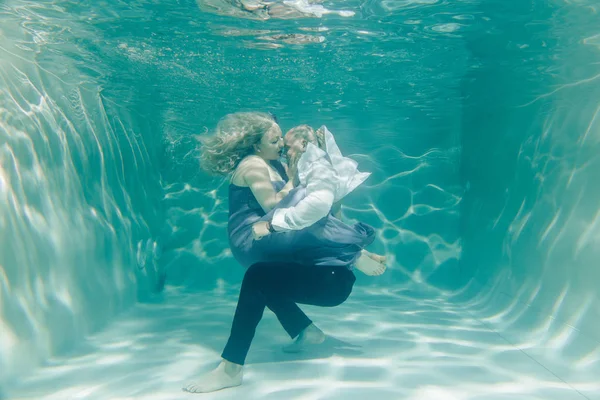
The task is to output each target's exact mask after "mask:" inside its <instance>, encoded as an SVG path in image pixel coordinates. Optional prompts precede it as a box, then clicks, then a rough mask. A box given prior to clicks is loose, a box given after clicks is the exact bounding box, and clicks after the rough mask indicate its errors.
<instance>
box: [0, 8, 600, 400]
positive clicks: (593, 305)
mask: <svg viewBox="0 0 600 400" xmlns="http://www.w3.org/2000/svg"><path fill="white" fill-rule="evenodd" d="M277 5H278V6H279V7H282V8H283V9H284V11H285V12H286V13H287V14H286V17H285V18H281V17H280V16H281V14H279V16H278V15H276V14H275V13H274V12H273V14H272V15H270V14H268V13H267V12H265V11H264V10H263V11H258V12H250V11H243V10H241V8H240V7H241V6H240V3H234V2H232V3H231V4H230V3H226V2H225V1H215V0H210V1H207V0H201V1H200V0H199V2H196V1H191V0H189V1H188V0H179V1H178V0H172V1H162V2H159V1H135V2H125V1H115V0H107V1H103V2H91V1H84V2H78V3H76V4H75V3H72V2H66V1H58V0H54V1H36V2H32V1H23V0H3V1H1V2H0V397H2V393H4V396H5V397H7V398H13V397H14V398H39V399H41V398H44V399H50V398H61V399H65V398H148V399H151V398H176V397H173V396H177V395H178V394H177V395H173V394H172V393H173V391H172V388H171V387H170V386H168V384H167V383H169V382H171V383H173V385H175V386H174V387H175V388H177V386H176V385H178V384H179V380H180V379H187V378H188V377H190V376H192V375H190V374H193V373H194V368H196V367H197V366H196V365H194V364H193V360H194V359H197V358H199V357H200V358H202V359H203V360H204V361H203V362H206V363H209V362H213V361H214V360H215V359H216V358H215V357H218V353H217V352H218V351H219V349H220V347H221V346H222V344H223V343H224V339H225V338H226V335H227V334H228V329H229V327H228V323H229V322H230V318H231V315H232V313H233V307H234V305H235V299H236V297H235V296H236V293H237V292H236V290H237V288H238V287H237V286H236V285H239V283H240V281H241V278H242V276H243V270H242V269H241V268H240V267H239V266H237V264H236V263H235V262H234V260H233V258H232V257H231V255H230V252H229V249H228V245H227V240H226V221H227V196H226V194H227V191H226V182H224V181H223V180H220V179H213V178H209V177H208V176H206V175H205V174H203V173H202V171H201V170H200V169H199V166H198V159H197V157H198V141H197V136H198V135H205V134H207V132H209V131H210V130H212V129H213V128H214V127H215V125H216V123H217V121H218V120H219V119H220V118H221V117H222V116H223V115H225V114H227V113H230V112H235V111H240V110H265V111H271V112H273V113H275V114H276V115H277V117H278V119H279V120H280V123H281V126H282V129H283V130H284V131H285V130H286V129H289V128H290V127H292V126H294V125H297V124H300V123H308V124H311V125H313V126H320V125H322V124H325V125H327V126H328V128H329V129H330V130H331V131H332V132H333V133H334V134H335V136H336V138H337V140H338V143H339V144H340V147H341V148H342V151H343V152H344V154H347V155H350V156H351V157H353V158H354V159H356V160H357V161H358V162H359V163H360V168H361V170H364V171H369V172H372V173H373V174H372V176H371V178H369V180H368V181H367V182H366V183H365V184H364V185H363V186H361V187H360V188H359V189H357V191H356V192H355V193H353V194H352V195H351V196H350V197H349V198H348V200H347V202H346V203H345V208H344V214H345V216H346V217H347V218H350V219H357V220H361V221H363V222H367V223H370V224H372V225H373V226H374V227H376V228H377V229H378V238H377V240H376V242H375V244H374V245H373V248H372V249H373V251H377V252H385V253H386V254H387V255H388V258H389V260H390V266H389V269H388V271H387V272H386V274H385V275H383V276H382V277H380V278H378V279H372V278H365V277H359V279H358V289H357V291H356V295H355V297H354V298H353V300H352V301H351V302H350V303H349V305H348V306H347V307H346V308H341V309H340V310H339V311H333V314H332V313H331V312H330V311H323V310H313V312H314V314H315V315H318V317H319V318H320V319H321V320H323V321H330V323H331V326H330V329H331V331H333V332H334V333H337V334H338V336H339V337H343V338H344V340H346V342H351V343H354V344H356V343H360V344H361V345H362V346H364V348H365V349H368V351H365V352H364V353H362V355H357V354H356V353H353V352H352V351H348V352H346V353H336V352H333V353H332V354H329V353H328V354H327V356H328V357H329V356H332V355H333V356H332V357H329V358H328V357H325V358H317V360H319V359H320V360H329V361H327V362H328V364H319V363H318V362H316V363H315V362H312V361H311V360H310V359H309V360H308V361H307V360H304V361H305V363H302V362H298V361H297V360H296V361H293V360H292V361H290V360H283V361H286V362H287V363H288V364H285V363H284V364H283V365H292V364H293V366H294V369H293V370H292V371H293V372H290V374H291V375H289V376H288V375H277V373H278V368H279V367H278V365H279V364H278V362H281V361H282V360H280V359H279V358H277V357H275V356H273V357H272V356H271V355H270V354H271V353H269V350H265V349H269V347H268V345H269V340H270V339H266V338H268V337H269V335H268V334H267V333H265V336H264V337H263V339H261V338H258V342H257V343H258V344H257V348H259V349H263V350H264V351H263V350H259V351H257V353H256V354H258V355H257V356H256V358H255V359H254V361H255V364H256V365H257V367H256V369H255V370H254V371H255V372H254V375H251V376H250V377H249V382H250V383H249V386H247V390H248V392H247V393H251V394H249V395H248V396H250V397H248V398H258V397H260V398H265V396H267V395H268V396H271V397H272V398H295V397H293V396H296V395H297V396H299V397H298V398H301V397H300V396H305V397H303V398H308V397H306V396H311V395H312V396H313V397H310V398H327V399H330V398H338V397H336V396H339V397H340V398H348V397H344V396H347V393H346V392H344V390H350V391H352V390H354V395H356V396H359V397H358V398H364V397H360V396H366V395H369V396H378V398H382V399H384V398H385V399H387V398H390V399H421V398H423V399H427V398H448V399H479V398H485V399H488V400H489V399H492V400H493V399H505V398H527V399H534V398H543V399H550V398H557V399H571V398H573V399H583V398H588V399H600V386H599V385H598V384H597V383H596V382H597V376H600V358H599V357H600V329H599V328H598V323H597V321H598V318H600V299H599V298H598V289H597V282H598V281H599V280H600V269H599V268H598V262H597V259H598V257H599V256H600V250H599V248H600V247H599V244H600V211H599V210H600V189H598V187H599V186H598V182H599V181H600V172H599V171H600V168H599V167H600V158H599V156H598V155H599V154H600V117H599V116H598V114H599V113H600V102H599V100H598V99H600V97H599V96H600V28H599V27H600V3H599V2H597V1H592V0H581V1H559V0H555V1H549V0H547V1H542V0H522V1H496V0H490V1H474V0H469V1H455V2H451V1H445V0H395V1H388V0H367V1H362V0H361V1H356V0H350V1H332V2H325V3H323V4H322V5H323V6H324V7H326V8H327V9H329V10H336V11H340V10H343V11H351V12H353V13H354V15H353V16H340V15H338V14H335V13H332V14H325V15H320V14H315V13H307V12H304V13H300V12H299V11H298V9H297V8H294V7H293V6H292V5H290V4H289V3H275V4H274V5H270V9H276V6H277ZM286 7H287V8H286ZM280 11H281V10H280ZM164 275H166V277H167V278H166V288H165V290H164V291H162V292H161V291H160V290H157V288H159V287H160V286H161V285H160V282H161V278H160V277H161V276H164ZM194 296H196V297H194ZM367 309H368V310H369V311H368V312H366V311H364V312H361V311H360V310H367ZM124 313H125V314H124ZM415 318H416V319H415ZM128 320H130V321H136V322H135V323H133V322H131V323H129V324H128V322H127V321H128ZM115 321H116V322H115ZM167 321H168V322H167ZM269 321H270V322H269ZM323 323H324V324H326V323H327V322H323ZM265 326H267V327H269V328H264V329H265V330H266V331H265V332H268V329H273V330H275V332H278V335H279V336H281V337H283V336H282V334H281V332H280V331H277V329H279V328H277V324H276V321H273V320H269V319H267V321H266V322H265ZM169 327H170V328H169ZM336 328H337V329H338V330H336ZM168 329H171V330H168ZM484 331H485V332H487V333H489V334H490V336H489V337H490V338H491V337H496V339H497V338H500V343H498V342H497V340H496V339H489V341H488V339H487V336H486V339H480V338H479V336H477V333H478V332H479V333H480V332H484ZM151 332H154V334H151ZM194 332H195V333H194ZM200 332H202V333H200ZM367 333H369V334H368V335H367ZM459 333H460V334H459ZM463 333H464V334H465V335H466V336H461V335H462V334H463ZM487 333H486V334H487ZM91 334H92V335H99V336H93V337H92V339H90V338H89V336H87V335H91ZM349 334H352V335H354V336H352V337H345V336H344V335H349ZM455 334H456V337H454V335H455ZM190 335H191V336H190ZM378 335H381V336H378ZM371 336H372V337H371ZM368 337H371V338H370V339H369V338H368ZM373 338H375V339H373ZM407 338H408V339H407ZM450 338H452V340H450ZM261 340H263V341H262V342H261ZM272 340H275V341H277V340H279V339H272ZM282 340H283V339H282ZM261 346H262V347H261ZM74 349H78V350H77V353H76V355H73V356H71V358H69V357H70V356H67V355H68V354H72V353H69V352H72V351H74ZM89 349H92V350H89ZM93 349H96V350H93ZM398 349H399V350H398ZM457 349H459V350H457ZM88 350H89V351H90V353H89V354H88V353H86V351H88ZM265 351H266V353H265ZM113 352H114V353H113ZM513 352H514V353H513ZM86 354H87V355H86ZM390 354H394V356H393V357H392V356H390ZM407 354H408V355H407ZM507 354H509V355H511V357H512V354H517V355H518V354H520V356H519V357H523V359H522V360H521V358H518V360H517V359H512V358H508V359H505V357H506V356H507ZM100 355H104V356H102V357H101V356H100ZM57 357H58V359H57ZM61 357H63V358H61ZM64 357H66V358H64ZM386 357H388V358H386ZM389 357H391V358H389ZM135 359H143V360H145V361H146V362H147V364H148V365H152V367H147V368H148V369H146V370H143V369H142V370H140V367H139V365H136V364H135V363H133V361H132V360H135ZM433 359H436V360H437V361H439V363H438V362H436V363H433V362H432V360H433ZM415 360H417V361H415ZM515 360H517V361H515ZM519 360H520V361H519ZM301 361H302V360H301ZM80 362H81V363H80ZM445 362H448V364H445ZM521 362H522V363H523V364H521ZM290 363H291V364H290ZM527 363H531V365H530V364H527ZM95 364H98V365H107V366H111V367H112V368H113V369H114V373H115V374H118V376H121V377H122V378H123V380H124V381H125V382H126V383H124V384H123V385H122V386H119V385H121V384H120V383H116V382H117V381H118V376H112V377H110V378H106V379H103V378H101V376H102V374H103V373H104V372H102V371H104V370H99V371H96V370H93V369H92V366H93V365H95ZM203 365H204V364H203ZM206 365H208V364H206ZM307 365H308V366H310V367H307ZM319 365H320V367H319ZM165 366H166V367H165ZM261 366H262V367H261ZM273 366H274V367H273ZM368 366H371V367H373V368H371V369H369V368H367V367H368ZM386 366H387V369H389V368H391V366H394V368H403V367H401V366H404V368H407V369H406V370H404V369H399V370H397V371H401V372H398V373H397V374H395V375H390V374H389V373H388V372H386ZM407 366H410V368H409V367H407ZM459 366H460V367H461V368H463V367H464V368H466V369H464V370H461V369H460V368H458V367H459ZM36 368H41V369H39V370H38V369H36ZM161 368H162V369H161ZM260 368H262V369H260ZM273 368H274V369H273ZM320 368H322V369H320ZM536 368H538V369H540V370H543V371H545V372H540V374H541V375H540V374H538V375H536V373H533V372H531V371H533V370H536ZM453 369H455V371H454V372H455V373H456V374H457V376H454V375H453V374H452V372H451V371H452V370H453ZM283 370H284V368H282V371H281V373H282V374H284V372H283ZM459 370H460V371H461V372H460V373H459V372H458V371H459ZM31 371H40V372H39V374H40V375H36V376H35V377H34V378H31V377H30V376H29V375H30V374H31ZM72 371H83V372H81V374H82V375H80V376H79V375H78V376H77V377H75V376H72V377H71V378H69V376H70V375H72V374H73V372H72ZM298 371H304V372H302V373H306V374H307V375H306V376H305V377H304V378H295V376H296V375H294V374H298V373H300V372H298ZM308 371H313V372H314V373H316V374H317V376H316V377H315V376H312V375H310V372H308ZM332 371H334V372H332ZM335 371H337V372H335ZM374 371H376V372H374ZM482 371H483V372H482ZM536 371H537V370H536ZM55 373H56V374H58V375H54V374H55ZM61 373H62V374H63V375H60V374H61ZM136 374H138V375H136ZM319 374H320V375H319ZM329 374H332V375H329ZM411 374H413V375H411ZM544 374H545V375H544ZM149 375H150V376H153V377H154V378H160V381H162V382H167V383H165V384H164V385H163V386H150V387H147V388H146V389H144V388H140V387H139V386H138V385H136V384H135V383H136V382H137V381H139V380H140V379H146V377H147V376H149ZM252 376H253V377H254V378H252ZM277 376H283V378H281V380H280V381H279V382H280V384H281V385H280V386H277V387H278V389H276V390H271V391H269V390H268V389H267V388H264V387H263V386H260V385H259V386H256V384H254V385H255V386H252V385H253V383H252V382H256V381H257V380H260V379H259V377H262V378H263V380H265V379H266V380H267V381H269V379H272V380H276V379H277ZM303 376H304V375H303ZM318 376H327V377H328V378H327V379H323V380H322V381H321V384H320V385H321V386H319V385H317V386H311V384H309V383H307V382H313V381H314V380H318V379H317V378H318ZM480 376H481V377H482V378H481V379H480V378H477V377H480ZM44 377H46V378H44ZM48 377H51V378H52V379H50V378H48ZM57 377H58V378H57ZM29 378H31V379H34V380H33V381H31V380H29V381H28V379H29ZM329 378H331V380H329ZM44 379H48V381H44ZM294 379H299V381H298V382H304V383H302V384H298V385H299V386H298V385H297V386H294V389H293V390H295V391H293V393H292V392H287V391H286V390H287V389H284V388H285V385H286V384H288V383H289V382H290V381H293V380H294ZM303 379H305V380H303ZM311 379H312V380H311ZM335 379H338V381H336V382H338V383H337V384H332V383H331V382H333V380H335ZM57 382H62V383H60V384H59V383H57ZM107 382H112V383H107ZM340 382H343V384H342V383H340ZM344 382H345V383H344ZM364 382H370V383H369V384H366V383H364ZM52 385H54V386H52ZM56 385H59V386H60V388H58V386H56ZM165 385H166V386H165ZM302 385H305V386H302ZM369 385H370V386H369ZM93 388H96V389H93ZM100 388H101V389H100ZM492 388H493V389H492ZM507 388H512V389H507ZM28 390H29V391H28ZM53 393H54V394H53ZM223 393H224V394H223V395H222V396H224V397H223V398H228V397H227V396H236V394H235V393H237V396H238V397H239V393H241V392H233V394H227V393H226V392H223ZM286 393H287V394H286ZM290 393H291V394H290ZM492 394H493V395H494V396H496V397H494V396H493V395H492ZM154 395H155V396H154ZM52 396H55V397H52ZM153 396H154V397H153ZM160 396H162V397H160ZM286 396H287V397H286ZM319 396H321V397H319ZM444 396H445V397H444ZM503 396H504V397H503ZM215 398H217V397H215Z"/></svg>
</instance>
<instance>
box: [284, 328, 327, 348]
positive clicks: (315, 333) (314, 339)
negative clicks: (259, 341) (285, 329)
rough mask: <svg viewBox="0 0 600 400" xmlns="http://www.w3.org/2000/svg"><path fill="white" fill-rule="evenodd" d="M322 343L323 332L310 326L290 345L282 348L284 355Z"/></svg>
mask: <svg viewBox="0 0 600 400" xmlns="http://www.w3.org/2000/svg"><path fill="white" fill-rule="evenodd" d="M324 341H325V334H324V333H323V331H322V330H320V329H319V328H317V327H316V326H315V325H314V324H310V325H309V326H307V327H306V329H304V330H303V331H302V332H301V333H300V335H298V337H297V338H296V340H294V342H292V344H289V345H287V346H284V347H283V351H284V352H286V353H299V352H301V351H303V350H305V349H306V348H307V347H308V346H310V345H312V344H321V343H323V342H324Z"/></svg>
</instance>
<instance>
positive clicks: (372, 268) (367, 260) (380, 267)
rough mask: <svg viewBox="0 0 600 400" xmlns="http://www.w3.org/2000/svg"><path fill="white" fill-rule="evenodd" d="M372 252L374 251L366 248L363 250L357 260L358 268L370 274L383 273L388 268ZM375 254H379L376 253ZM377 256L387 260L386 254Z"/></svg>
mask: <svg viewBox="0 0 600 400" xmlns="http://www.w3.org/2000/svg"><path fill="white" fill-rule="evenodd" d="M370 254H372V253H369V252H368V251H365V250H363V251H362V254H361V255H360V257H359V258H358V260H356V264H355V266H356V269H358V270H359V271H360V272H362V273H363V274H365V275H368V276H379V275H381V274H383V273H384V272H385V270H386V268H387V267H386V265H385V264H383V263H381V262H379V261H378V260H376V259H374V258H373V257H371V256H370ZM375 256H377V255H376V254H375ZM377 257H383V261H384V262H385V257H384V256H377Z"/></svg>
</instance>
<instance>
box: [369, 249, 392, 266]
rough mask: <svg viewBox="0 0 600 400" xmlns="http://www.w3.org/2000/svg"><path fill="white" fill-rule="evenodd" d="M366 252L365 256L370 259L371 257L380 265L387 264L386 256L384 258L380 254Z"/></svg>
mask: <svg viewBox="0 0 600 400" xmlns="http://www.w3.org/2000/svg"><path fill="white" fill-rule="evenodd" d="M363 251H364V252H365V254H366V255H367V256H369V257H371V258H372V259H373V260H375V261H377V262H378V263H379V264H385V262H386V261H387V257H386V256H382V255H380V254H375V253H371V252H369V251H366V250H363Z"/></svg>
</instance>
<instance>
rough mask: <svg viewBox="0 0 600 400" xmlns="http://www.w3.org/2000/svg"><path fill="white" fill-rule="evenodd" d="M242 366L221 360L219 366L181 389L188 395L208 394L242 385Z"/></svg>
mask: <svg viewBox="0 0 600 400" xmlns="http://www.w3.org/2000/svg"><path fill="white" fill-rule="evenodd" d="M242 377H243V371H242V366H241V365H238V364H234V363H232V362H229V361H227V360H223V361H222V362H221V364H219V366H218V367H217V368H215V369H214V370H212V371H211V372H209V373H208V374H206V375H204V376H203V377H201V378H200V379H199V380H197V381H195V382H193V383H190V384H189V385H187V386H186V387H184V388H183V390H184V391H185V392H189V393H209V392H215V391H217V390H221V389H225V388H229V387H234V386H239V385H241V384H242Z"/></svg>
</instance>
